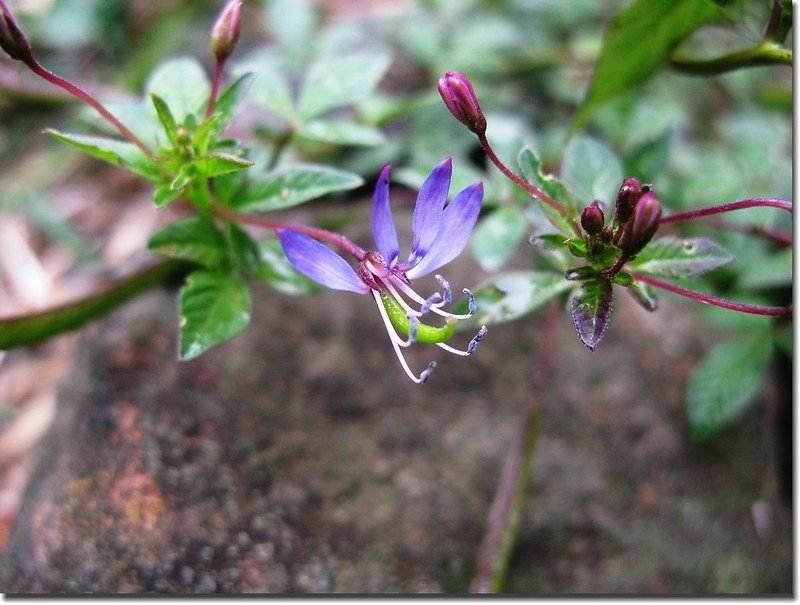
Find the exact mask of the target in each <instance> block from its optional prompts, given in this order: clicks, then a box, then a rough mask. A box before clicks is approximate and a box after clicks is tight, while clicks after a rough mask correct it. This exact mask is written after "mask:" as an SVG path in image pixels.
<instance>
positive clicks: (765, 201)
mask: <svg viewBox="0 0 800 605" xmlns="http://www.w3.org/2000/svg"><path fill="white" fill-rule="evenodd" d="M746 208H778V209H779V210H785V211H787V212H792V210H793V208H794V204H792V203H791V202H788V201H786V200H781V199H777V198H767V197H764V198H753V199H749V200H740V201H738V202H729V203H727V204H720V205H719V206H710V207H708V208H698V209H696V210H688V211H686V212H678V213H676V214H672V215H670V216H665V217H662V219H661V225H669V224H670V223H678V222H681V221H690V220H694V219H696V218H701V217H704V216H712V215H715V214H723V213H725V212H733V211H734V210H744V209H746ZM752 231H753V233H756V234H758V235H764V236H765V237H768V238H769V239H771V240H773V241H775V242H776V243H778V244H780V245H783V246H791V245H792V237H791V235H790V234H788V233H783V232H780V231H773V230H769V229H765V228H756V227H754V228H753V230H752Z"/></svg>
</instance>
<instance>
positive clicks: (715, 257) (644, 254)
mask: <svg viewBox="0 0 800 605" xmlns="http://www.w3.org/2000/svg"><path fill="white" fill-rule="evenodd" d="M732 260H733V256H732V255H731V254H730V253H729V252H728V251H727V250H725V248H723V247H722V246H720V245H719V244H718V243H716V242H715V241H713V240H710V239H707V238H704V237H695V238H686V239H680V238H677V237H661V238H659V239H656V240H653V241H652V242H650V243H649V244H647V246H645V248H644V249H643V250H642V251H641V252H640V253H639V255H638V256H637V257H636V259H634V260H633V261H631V262H630V267H631V268H632V269H635V270H636V271H640V272H642V273H647V274H650V275H659V276H662V277H676V278H687V277H695V276H697V275H701V274H703V273H705V272H706V271H711V270H712V269H716V268H717V267H721V266H723V265H726V264H728V263H729V262H731V261H732Z"/></svg>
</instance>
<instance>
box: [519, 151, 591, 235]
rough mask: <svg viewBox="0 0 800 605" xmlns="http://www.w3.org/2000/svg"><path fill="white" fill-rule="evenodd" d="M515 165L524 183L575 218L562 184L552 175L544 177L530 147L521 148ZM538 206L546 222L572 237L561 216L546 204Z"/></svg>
mask: <svg viewBox="0 0 800 605" xmlns="http://www.w3.org/2000/svg"><path fill="white" fill-rule="evenodd" d="M517 164H518V165H519V168H520V171H522V176H523V177H525V180H526V181H528V182H529V183H531V184H532V185H535V186H536V187H538V188H539V189H541V190H542V191H544V192H545V193H546V194H547V195H549V196H550V197H552V198H553V199H554V200H556V201H557V202H560V203H561V204H562V205H563V206H564V207H565V208H566V209H567V212H568V213H569V214H570V216H574V217H577V211H576V209H575V202H574V201H573V199H572V196H571V195H570V193H569V191H568V190H567V188H566V187H565V186H564V183H562V182H561V181H560V180H558V178H556V177H554V176H552V175H545V174H544V173H543V172H542V162H541V160H540V159H539V158H538V156H537V155H536V152H534V151H533V149H531V148H530V147H523V148H522V149H521V150H520V152H519V154H518V155H517ZM539 206H540V207H541V209H542V212H544V215H545V216H546V217H547V220H549V221H550V223H551V224H552V225H553V226H554V227H555V228H556V229H558V230H559V231H560V232H561V233H564V234H568V235H574V233H573V232H572V226H571V225H570V223H569V221H568V220H567V219H566V218H565V217H564V216H563V215H562V214H560V213H559V212H556V211H555V210H553V209H552V208H551V207H550V206H548V205H547V204H542V203H540V204H539Z"/></svg>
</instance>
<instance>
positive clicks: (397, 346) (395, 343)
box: [372, 290, 436, 384]
mask: <svg viewBox="0 0 800 605" xmlns="http://www.w3.org/2000/svg"><path fill="white" fill-rule="evenodd" d="M372 297H373V298H374V299H375V303H376V304H377V305H378V311H379V312H380V314H381V318H382V319H383V325H384V326H386V333H387V334H388V335H389V341H390V342H391V343H392V348H393V349H394V353H395V355H397V359H398V360H399V361H400V365H401V366H403V370H405V373H406V374H407V375H408V377H409V378H410V379H411V380H413V381H414V382H416V383H417V384H423V383H424V382H426V381H427V380H428V378H430V375H431V373H432V372H433V370H434V369H435V368H436V362H435V361H431V362H430V363H429V364H428V367H427V368H425V369H424V370H423V371H422V373H420V375H419V376H416V375H415V374H414V372H412V371H411V368H410V367H409V366H408V362H407V361H406V358H405V356H404V355H403V351H402V348H401V347H406V346H408V345H410V344H411V343H412V342H413V340H416V331H417V327H416V326H417V322H415V320H416V318H411V317H409V320H410V321H411V325H410V326H409V335H408V340H407V341H404V340H403V339H401V338H400V337H399V336H398V335H397V331H396V330H395V328H394V326H393V325H392V322H391V320H390V319H389V314H388V313H387V312H386V309H385V308H384V306H383V302H382V301H381V295H380V292H378V291H377V290H373V291H372ZM412 335H413V340H412ZM403 343H406V344H403Z"/></svg>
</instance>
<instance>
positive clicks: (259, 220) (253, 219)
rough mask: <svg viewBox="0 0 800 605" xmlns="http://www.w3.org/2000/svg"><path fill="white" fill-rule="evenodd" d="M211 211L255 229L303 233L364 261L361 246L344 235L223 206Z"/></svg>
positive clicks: (365, 253) (365, 252) (364, 253)
mask: <svg viewBox="0 0 800 605" xmlns="http://www.w3.org/2000/svg"><path fill="white" fill-rule="evenodd" d="M213 211H214V214H216V215H217V216H218V217H220V218H223V219H226V220H229V221H232V222H235V223H242V224H246V225H255V226H256V227H262V228H264V229H272V230H275V229H287V230H289V231H296V232H298V233H305V234H306V235H309V236H311V237H313V238H314V239H318V240H322V241H325V242H329V243H331V244H333V245H334V246H338V247H339V248H341V249H342V250H344V251H345V252H347V253H348V254H350V255H352V256H354V257H355V258H356V259H357V260H359V261H362V260H364V258H365V257H366V255H367V251H366V250H364V249H363V248H362V247H361V246H359V245H358V244H354V243H353V242H351V241H350V240H349V239H347V238H346V237H345V236H344V235H340V234H338V233H334V232H333V231H327V230H325V229H317V228H316V227H308V226H306V225H295V224H293V223H284V222H282V221H274V220H272V219H268V218H264V217H262V216H255V215H252V214H239V213H238V212H234V211H233V210H231V209H229V208H226V207H225V206H221V205H219V204H217V205H215V206H214V209H213Z"/></svg>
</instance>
